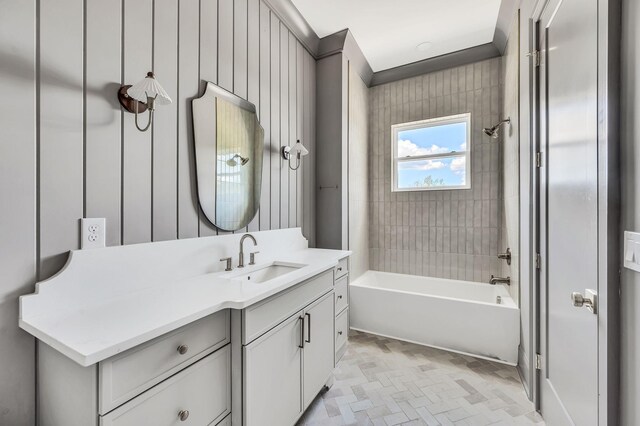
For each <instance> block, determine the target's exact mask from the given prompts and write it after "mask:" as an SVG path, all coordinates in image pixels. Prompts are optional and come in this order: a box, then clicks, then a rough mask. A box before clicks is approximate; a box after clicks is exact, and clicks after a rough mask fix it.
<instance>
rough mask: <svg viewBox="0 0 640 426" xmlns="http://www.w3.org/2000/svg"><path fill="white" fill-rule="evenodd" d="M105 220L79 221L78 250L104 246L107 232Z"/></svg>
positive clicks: (89, 219)
mask: <svg viewBox="0 0 640 426" xmlns="http://www.w3.org/2000/svg"><path fill="white" fill-rule="evenodd" d="M106 222H107V221H106V219H105V218H103V217H99V218H82V219H80V229H81V231H82V232H81V233H80V234H81V236H80V248H81V249H83V250H84V249H92V248H101V247H104V246H105V236H106V231H107V223H106Z"/></svg>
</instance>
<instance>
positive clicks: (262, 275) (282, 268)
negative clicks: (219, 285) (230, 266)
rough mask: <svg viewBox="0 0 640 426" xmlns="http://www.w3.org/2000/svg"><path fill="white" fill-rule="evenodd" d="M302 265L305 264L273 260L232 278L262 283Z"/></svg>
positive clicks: (295, 269)
mask: <svg viewBox="0 0 640 426" xmlns="http://www.w3.org/2000/svg"><path fill="white" fill-rule="evenodd" d="M304 266H306V265H299V264H295V263H283V262H274V263H272V264H271V265H267V266H264V267H262V268H258V269H254V270H253V271H251V272H247V273H245V274H242V275H237V276H235V277H233V278H232V279H233V280H237V281H245V282H251V283H264V282H266V281H271V280H272V279H274V278H278V277H281V276H283V275H286V274H290V273H291V272H294V271H297V270H298V269H300V268H302V267H304Z"/></svg>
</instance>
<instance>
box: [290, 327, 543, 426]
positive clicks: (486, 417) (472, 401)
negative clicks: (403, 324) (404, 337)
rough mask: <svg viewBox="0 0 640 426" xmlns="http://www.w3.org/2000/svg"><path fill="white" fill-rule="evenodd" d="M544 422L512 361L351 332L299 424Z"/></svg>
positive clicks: (521, 423)
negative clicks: (327, 383) (325, 385)
mask: <svg viewBox="0 0 640 426" xmlns="http://www.w3.org/2000/svg"><path fill="white" fill-rule="evenodd" d="M531 424H537V425H544V423H543V421H542V419H541V417H540V416H539V415H538V413H536V412H535V410H534V408H533V405H532V404H531V402H529V400H528V399H527V397H526V395H525V392H524V389H523V387H522V384H521V382H520V379H519V377H518V373H517V372H516V369H515V368H514V367H509V366H505V365H502V364H498V363H495V362H490V361H484V360H480V359H476V358H473V357H469V356H465V355H459V354H455V353H452V352H446V351H441V350H438V349H433V348H429V347H425V346H419V345H414V344H411V343H406V342H401V341H398V340H393V339H388V338H384V337H378V336H373V335H370V334H365V333H358V332H352V334H351V335H350V337H349V343H348V349H347V352H346V353H345V355H344V356H343V358H342V360H341V361H340V363H339V364H338V366H337V368H336V371H335V383H334V384H333V386H332V387H331V389H330V390H329V391H328V392H326V393H324V394H322V395H320V396H318V398H316V400H315V401H314V402H313V404H312V405H311V406H310V407H309V409H308V410H307V412H306V413H305V415H304V416H303V417H302V418H301V419H300V421H299V422H298V425H299V426H301V425H313V426H321V425H375V426H377V425H380V426H390V425H429V426H431V425H531Z"/></svg>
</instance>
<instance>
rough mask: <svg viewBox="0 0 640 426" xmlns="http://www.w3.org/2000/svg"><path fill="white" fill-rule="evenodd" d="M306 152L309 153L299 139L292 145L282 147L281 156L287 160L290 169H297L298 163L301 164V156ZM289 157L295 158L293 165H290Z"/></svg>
mask: <svg viewBox="0 0 640 426" xmlns="http://www.w3.org/2000/svg"><path fill="white" fill-rule="evenodd" d="M307 154H309V150H308V149H307V148H305V147H304V145H302V144H301V143H300V140H298V141H297V142H296V144H295V145H294V146H283V147H282V157H283V158H284V159H285V160H289V168H290V169H291V170H298V168H300V164H302V157H304V156H305V155H307ZM291 157H295V158H296V166H295V167H291Z"/></svg>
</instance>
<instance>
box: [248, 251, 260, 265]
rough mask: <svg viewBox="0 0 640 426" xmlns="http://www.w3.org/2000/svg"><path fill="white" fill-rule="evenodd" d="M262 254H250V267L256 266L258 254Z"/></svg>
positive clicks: (256, 252) (255, 252)
mask: <svg viewBox="0 0 640 426" xmlns="http://www.w3.org/2000/svg"><path fill="white" fill-rule="evenodd" d="M258 253H260V252H259V251H254V252H251V253H249V265H255V264H256V254H258Z"/></svg>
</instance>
